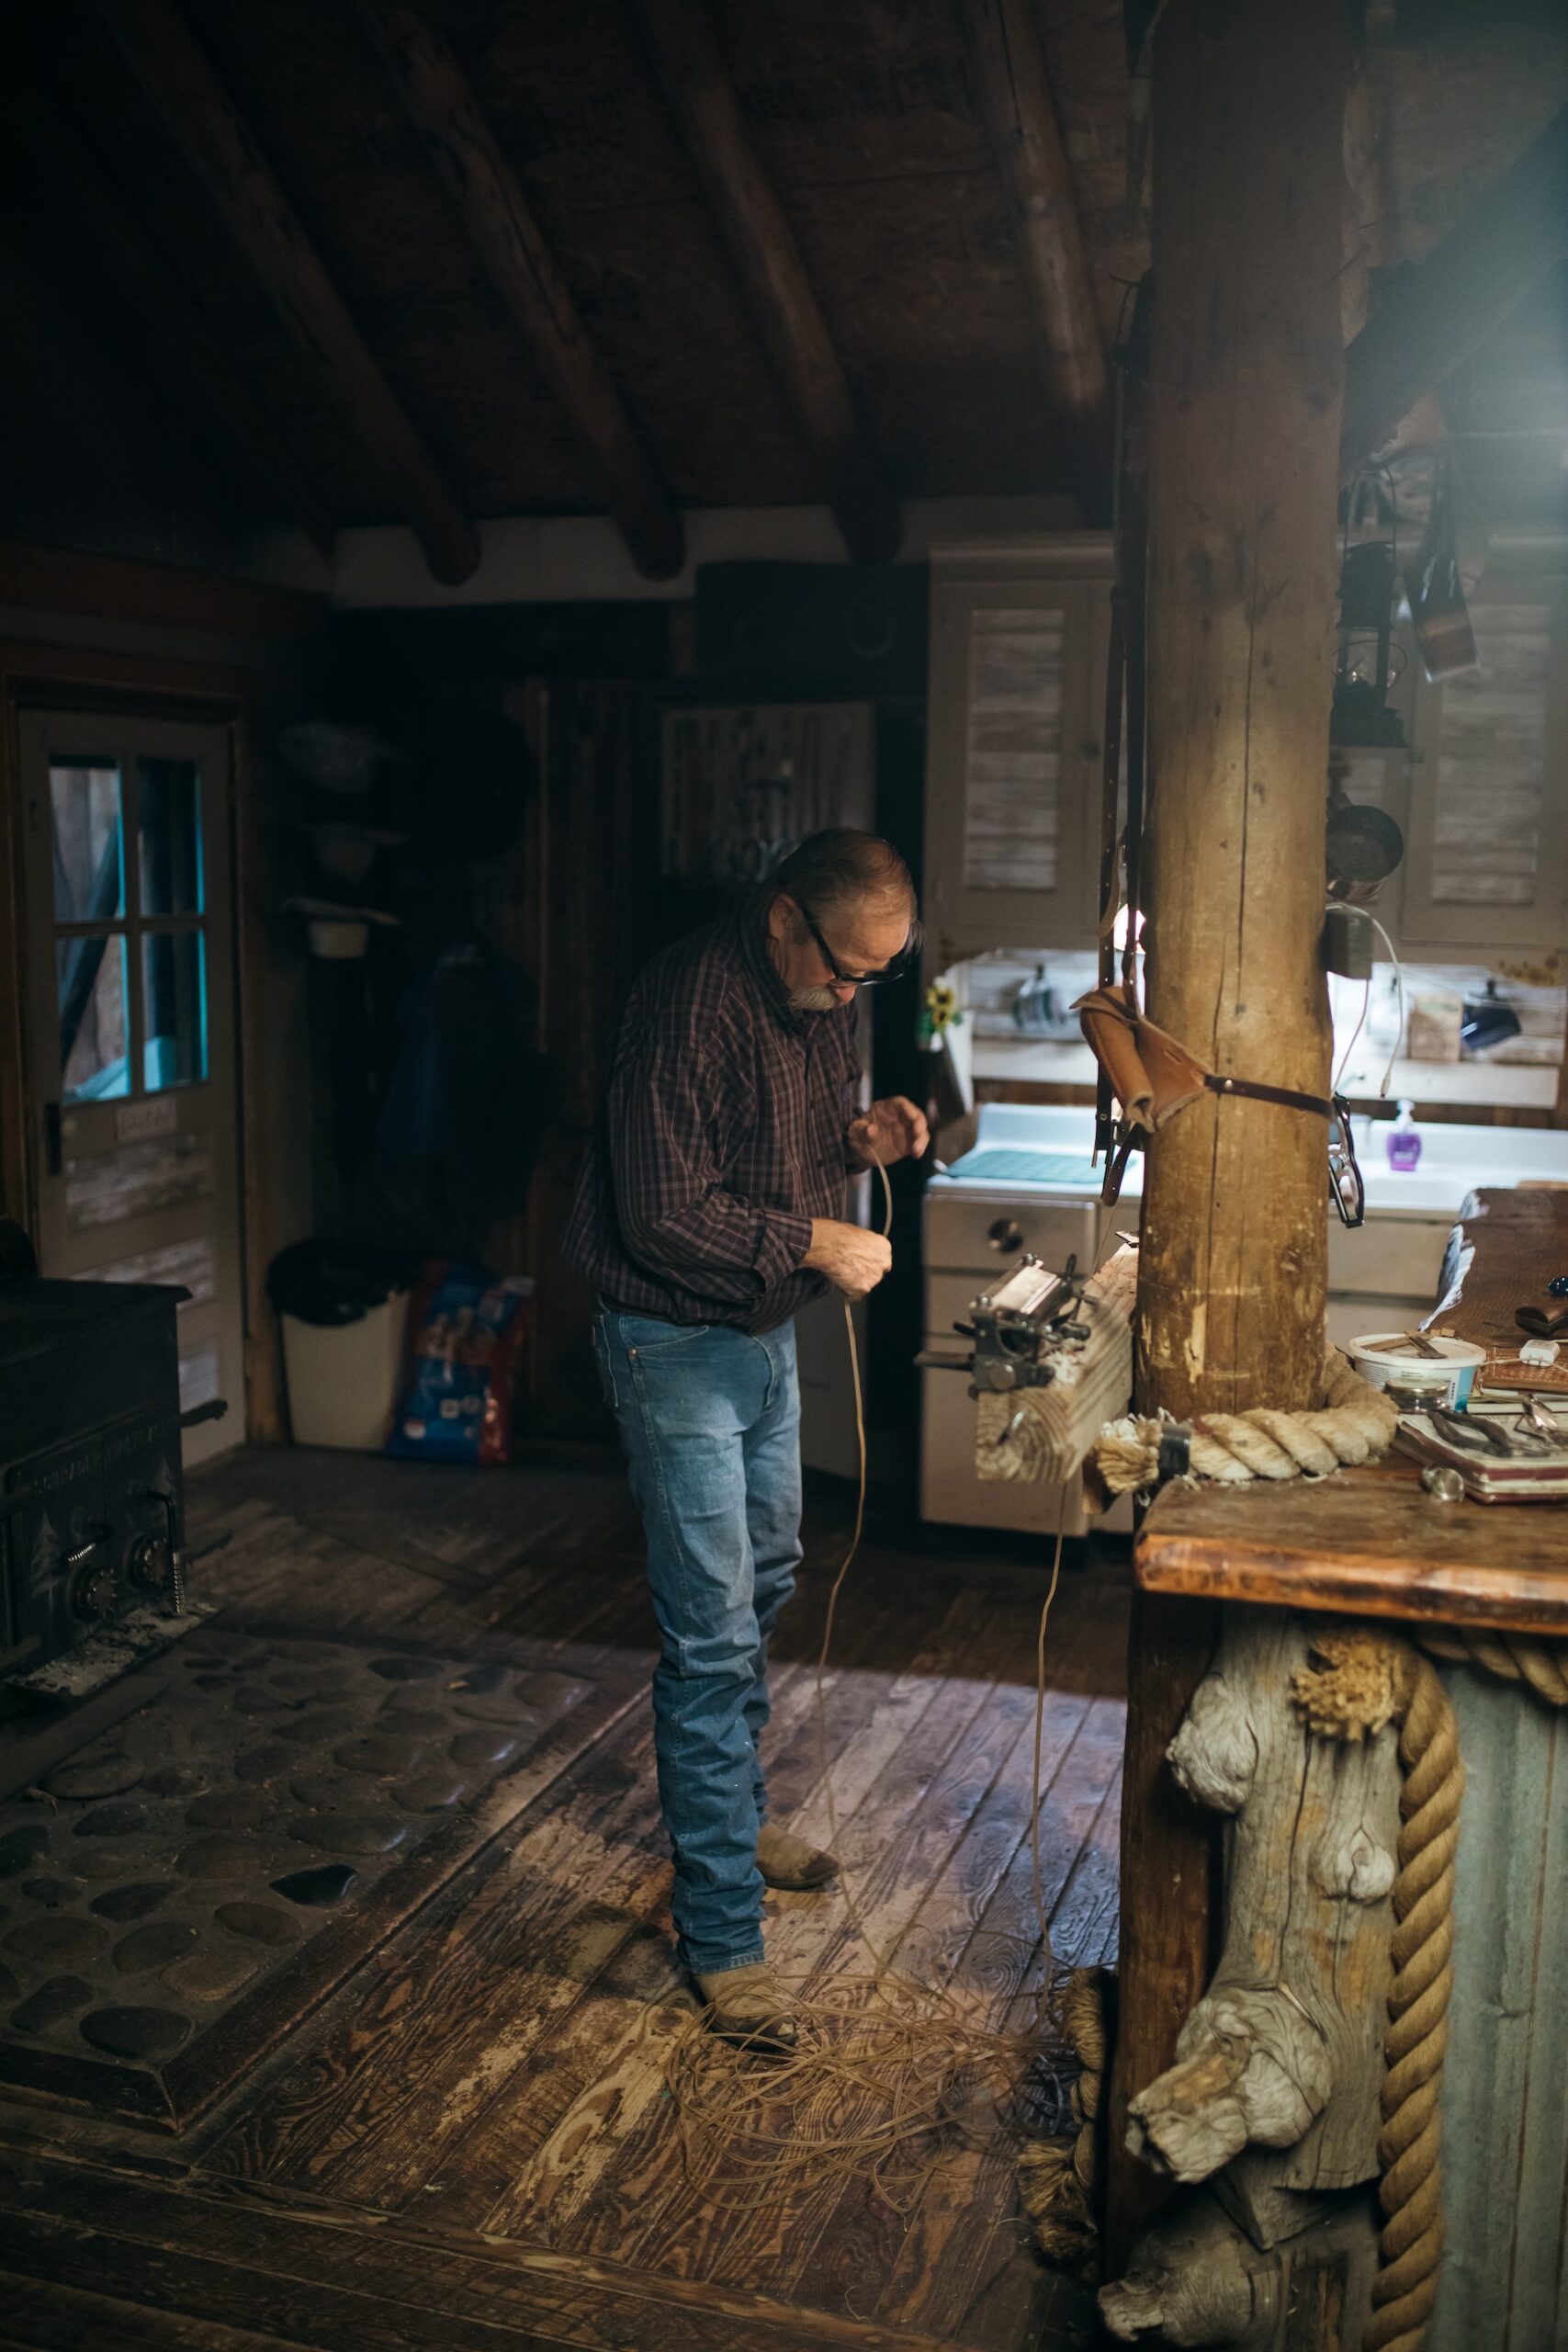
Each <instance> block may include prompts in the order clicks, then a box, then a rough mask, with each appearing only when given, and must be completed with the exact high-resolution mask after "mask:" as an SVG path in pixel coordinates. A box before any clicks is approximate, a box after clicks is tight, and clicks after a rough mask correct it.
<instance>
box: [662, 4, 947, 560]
mask: <svg viewBox="0 0 1568 2352" xmlns="http://www.w3.org/2000/svg"><path fill="white" fill-rule="evenodd" d="M633 12H634V14H635V15H636V17H637V21H638V22H639V24H640V25H641V27H642V30H643V36H644V39H645V40H646V42H647V45H648V51H649V57H650V59H651V60H652V62H653V66H654V70H655V71H656V73H657V74H658V76H659V84H660V89H661V90H662V91H663V93H664V98H665V103H666V105H667V106H668V107H669V108H670V111H671V115H672V116H673V117H674V119H675V124H676V128H677V129H678V130H679V131H680V134H681V138H682V142H683V143H684V146H685V149H686V153H687V154H688V155H689V156H690V158H691V161H692V165H693V168H694V171H695V172H696V175H697V178H698V179H699V181H700V182H701V183H702V188H703V193H704V195H705V198H707V205H708V210H709V213H710V214H711V216H712V219H713V223H714V226H715V228H716V230H717V231H718V233H719V235H720V237H721V238H722V239H723V241H724V246H725V250H726V252H727V253H728V255H729V259H730V262H731V264H732V266H733V267H734V270H735V274H736V277H738V279H739V283H740V290H741V293H742V294H743V295H744V297H745V300H746V306H747V309H748V310H749V311H750V315H751V322H752V324H753V325H754V326H755V328H756V330H757V333H758V334H759V336H760V337H761V342H762V345H763V348H764V349H765V351H766V352H767V355H768V358H769V361H770V363H771V364H772V367H773V374H774V376H775V378H776V379H777V381H778V385H779V389H780V390H781V392H782V393H783V395H784V401H785V404H786V406H787V408H788V411H789V413H790V416H791V418H792V420H793V421H794V424H795V428H796V430H797V432H798V433H799V435H800V437H801V439H802V441H803V442H804V444H805V446H806V447H807V449H808V450H809V452H810V454H811V458H812V460H813V462H814V464H815V466H816V468H817V471H818V476H819V477H820V479H821V482H822V486H823V489H824V491H825V492H826V493H827V498H828V503H829V505H830V506H831V507H832V510H833V513H834V515H835V516H836V517H837V520H838V525H839V528H840V531H842V533H843V535H844V544H845V546H846V547H847V548H849V551H850V553H851V555H852V557H853V558H854V560H855V561H856V562H857V563H890V562H891V561H892V560H893V558H894V557H895V556H896V555H897V552H898V543H899V540H900V539H901V538H902V537H903V530H904V524H903V517H902V515H901V514H900V512H899V507H898V501H897V498H896V497H895V495H894V493H893V491H892V489H891V487H890V485H889V483H888V481H887V477H886V473H885V471H884V469H883V465H882V460H881V458H879V457H878V455H877V453H876V451H875V449H874V447H873V446H872V442H871V438H870V435H868V434H867V432H866V429H865V426H864V424H863V423H862V421H861V418H860V416H859V414H858V413H857V411H856V408H855V402H854V396H853V394H852V392H851V390H850V387H849V383H848V381H847V379H846V378H845V375H844V371H843V368H842V366H841V364H840V359H839V355H838V353H837V352H836V351H835V350H834V348H833V342H832V338H831V336H830V335H829V332H828V322H827V321H826V320H825V319H824V318H823V316H822V311H821V307H820V305H819V304H818V300H817V297H816V295H815V293H814V292H813V291H812V288H811V283H810V280H809V279H808V278H807V275H806V268H805V265H804V264H803V263H802V261H801V258H800V253H799V249H798V247H797V246H796V244H795V238H794V236H793V234H792V233H791V231H790V226H789V223H788V221H787V220H785V219H784V210H783V208H782V207H781V205H780V203H779V200H778V198H777V197H776V196H775V195H774V193H773V188H772V187H770V186H769V184H768V181H767V179H766V177H765V175H763V173H762V170H761V166H760V165H759V164H758V162H757V158H756V156H755V155H754V154H753V153H752V151H751V144H750V140H749V139H748V138H747V136H746V127H745V124H744V123H743V122H742V120H741V119H740V104H739V99H738V98H737V96H736V95H735V85H734V83H733V82H732V80H731V79H730V74H729V69H728V66H727V64H726V63H725V62H724V58H723V55H722V53H721V51H720V50H719V46H718V42H717V40H716V39H715V36H714V29H713V25H712V22H711V20H710V18H709V16H708V13H707V9H706V6H705V0H633Z"/></svg>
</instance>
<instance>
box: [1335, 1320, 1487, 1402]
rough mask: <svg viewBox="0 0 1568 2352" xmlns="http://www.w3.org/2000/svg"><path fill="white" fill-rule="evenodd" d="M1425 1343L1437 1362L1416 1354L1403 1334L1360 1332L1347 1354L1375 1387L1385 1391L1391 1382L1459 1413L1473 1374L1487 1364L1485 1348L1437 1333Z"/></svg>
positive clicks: (1472, 1385)
mask: <svg viewBox="0 0 1568 2352" xmlns="http://www.w3.org/2000/svg"><path fill="white" fill-rule="evenodd" d="M1427 1345H1428V1347H1433V1348H1436V1349H1437V1350H1438V1352H1439V1355H1440V1358H1441V1361H1440V1362H1436V1361H1434V1359H1433V1358H1432V1357H1431V1356H1427V1355H1422V1354H1421V1353H1419V1351H1417V1350H1416V1349H1415V1348H1413V1347H1412V1346H1411V1345H1410V1343H1409V1340H1408V1339H1407V1338H1406V1336H1405V1334H1404V1332H1403V1331H1366V1332H1363V1334H1362V1335H1361V1337H1360V1338H1359V1340H1351V1342H1350V1345H1349V1349H1348V1354H1349V1358H1350V1361H1351V1363H1353V1364H1354V1365H1355V1367H1356V1370H1357V1371H1358V1372H1359V1374H1360V1375H1361V1377H1362V1379H1363V1380H1370V1381H1371V1384H1372V1386H1373V1387H1374V1388H1386V1387H1387V1386H1388V1385H1389V1383H1390V1381H1391V1380H1392V1381H1396V1382H1397V1383H1398V1385H1399V1386H1400V1387H1401V1388H1409V1389H1414V1390H1416V1392H1417V1393H1418V1394H1419V1395H1421V1396H1423V1397H1432V1398H1434V1399H1435V1401H1436V1402H1437V1403H1438V1404H1440V1405H1452V1406H1454V1407H1456V1408H1458V1409H1459V1410H1460V1411H1461V1412H1462V1411H1463V1409H1464V1408H1465V1406H1466V1405H1467V1404H1468V1403H1469V1402H1470V1392H1471V1390H1472V1388H1473V1387H1474V1385H1475V1375H1476V1374H1477V1373H1478V1372H1479V1371H1480V1370H1481V1368H1482V1366H1483V1364H1484V1363H1485V1362H1486V1351H1485V1349H1484V1348H1477V1347H1473V1346H1472V1344H1471V1342H1470V1341H1469V1340H1445V1339H1440V1338H1438V1336H1437V1335H1436V1334H1433V1335H1430V1336H1429V1337H1428V1339H1427Z"/></svg>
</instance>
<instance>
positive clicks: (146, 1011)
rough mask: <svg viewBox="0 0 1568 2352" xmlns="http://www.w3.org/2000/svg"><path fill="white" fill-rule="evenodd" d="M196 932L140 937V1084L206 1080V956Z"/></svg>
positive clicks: (151, 1089)
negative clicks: (141, 1034)
mask: <svg viewBox="0 0 1568 2352" xmlns="http://www.w3.org/2000/svg"><path fill="white" fill-rule="evenodd" d="M205 949H206V943H205V941H204V940H203V938H202V935H201V933H200V932H199V931H149V932H144V933H142V936H141V1021H142V1029H143V1034H144V1035H145V1038H146V1044H145V1046H144V1048H143V1054H142V1060H143V1064H144V1069H143V1077H142V1084H143V1086H144V1088H145V1090H146V1091H147V1092H148V1093H149V1094H156V1093H158V1092H160V1091H162V1089H163V1088H164V1087H167V1086H200V1085H202V1084H203V1083H204V1082H205V1080H206V1078H207V957H206V952H205Z"/></svg>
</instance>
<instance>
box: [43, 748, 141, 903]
mask: <svg viewBox="0 0 1568 2352" xmlns="http://www.w3.org/2000/svg"><path fill="white" fill-rule="evenodd" d="M49 801H50V814H51V820H52V833H53V848H54V919H55V921H56V922H112V921H113V920H114V918H115V917H116V916H117V915H123V914H124V912H125V845H124V838H123V832H122V828H121V823H120V802H119V770H118V767H115V766H113V765H106V764H104V763H102V762H101V761H94V760H70V759H65V760H51V762H50V768H49Z"/></svg>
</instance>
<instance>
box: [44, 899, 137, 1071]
mask: <svg viewBox="0 0 1568 2352" xmlns="http://www.w3.org/2000/svg"><path fill="white" fill-rule="evenodd" d="M54 954H55V968H56V974H57V977H58V981H59V992H60V993H59V1001H60V1072H61V1093H62V1098H63V1100H64V1101H65V1102H67V1103H102V1102H107V1101H108V1100H109V1099H110V1098H111V1097H113V1096H115V1095H117V1094H129V1093H130V1035H129V1031H128V1028H127V1024H126V957H125V938H124V934H123V933H118V932H107V933H96V935H94V936H93V937H90V938H85V939H59V940H56V942H55V948H54Z"/></svg>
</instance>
